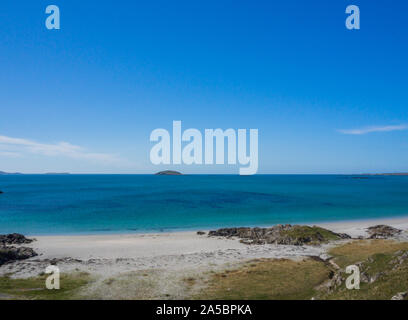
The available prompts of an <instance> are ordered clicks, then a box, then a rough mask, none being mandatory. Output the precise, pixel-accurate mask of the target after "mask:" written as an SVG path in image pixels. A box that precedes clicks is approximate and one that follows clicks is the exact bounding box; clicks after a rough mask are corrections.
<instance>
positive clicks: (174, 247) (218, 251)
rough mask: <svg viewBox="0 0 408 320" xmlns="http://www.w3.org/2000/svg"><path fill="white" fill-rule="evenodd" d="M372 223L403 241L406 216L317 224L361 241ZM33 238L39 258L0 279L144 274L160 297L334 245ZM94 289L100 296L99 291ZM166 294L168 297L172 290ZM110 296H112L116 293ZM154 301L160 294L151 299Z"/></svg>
mask: <svg viewBox="0 0 408 320" xmlns="http://www.w3.org/2000/svg"><path fill="white" fill-rule="evenodd" d="M378 224H386V225H390V226H393V227H395V228H399V229H402V230H404V232H403V233H402V234H401V235H400V237H401V239H404V240H408V232H407V230H408V217H407V218H399V219H379V220H366V221H349V222H336V223H323V224H319V226H322V227H324V228H327V229H329V230H332V231H335V232H338V233H347V234H349V235H351V236H352V237H353V238H356V237H359V236H363V237H366V236H367V234H366V228H368V227H370V226H374V225H378ZM206 233H207V232H206ZM34 238H36V241H34V242H33V243H31V244H29V245H25V246H30V247H32V248H33V249H34V250H35V251H36V252H37V253H38V254H39V255H38V256H37V257H34V258H30V259H28V260H23V261H17V262H13V263H8V264H5V265H3V266H1V267H0V275H5V274H10V273H11V274H12V275H11V276H12V277H15V278H26V277H31V276H36V275H38V274H40V273H42V272H44V270H45V268H46V267H47V266H48V265H50V264H51V263H53V264H56V265H57V266H58V267H59V268H60V270H61V272H73V271H84V272H87V273H90V274H92V275H94V276H96V277H99V278H100V279H101V280H103V279H107V278H109V277H121V276H123V275H127V274H131V273H132V272H133V273H134V272H136V273H137V272H149V273H150V274H151V275H152V277H155V278H156V279H161V283H163V285H164V287H162V288H160V290H158V292H159V291H160V292H161V293H163V292H166V290H170V289H169V288H170V287H172V286H173V287H174V286H176V285H175V283H176V282H177V279H180V277H186V276H187V275H189V274H197V273H200V274H204V273H205V272H207V271H209V270H212V271H217V270H222V269H225V268H231V267H235V266H238V265H239V264H240V263H243V262H246V261H249V260H253V259H260V258H288V259H302V258H303V257H305V256H320V257H325V256H326V252H327V249H328V248H330V247H332V246H333V245H335V244H333V243H331V244H327V245H320V246H291V245H275V244H265V245H245V244H243V243H241V242H239V240H238V239H226V238H218V237H208V236H207V234H205V235H198V234H197V232H175V233H160V234H123V235H78V236H38V237H34ZM342 241H349V240H342ZM100 283H102V282H100ZM98 288H99V290H100V292H102V291H103V290H102V289H101V288H100V287H98ZM95 290H97V289H95ZM171 290H172V293H173V294H174V290H176V289H174V288H172V289H171ZM176 291H177V290H176ZM104 294H106V293H104ZM113 297H118V296H117V293H116V295H113ZM160 297H163V296H161V295H158V296H155V297H153V298H160ZM176 297H178V298H183V294H182V293H180V295H178V296H177V295H176ZM119 298H126V297H123V296H119Z"/></svg>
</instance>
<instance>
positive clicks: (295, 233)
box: [281, 226, 340, 244]
mask: <svg viewBox="0 0 408 320" xmlns="http://www.w3.org/2000/svg"><path fill="white" fill-rule="evenodd" d="M281 235H282V236H286V237H290V238H292V239H305V238H310V239H311V240H312V241H311V242H310V244H319V243H322V242H329V241H334V240H339V239H340V237H339V236H338V235H337V234H335V233H334V232H332V231H330V230H327V229H324V228H320V227H317V226H313V227H309V226H293V228H292V229H291V230H283V231H281Z"/></svg>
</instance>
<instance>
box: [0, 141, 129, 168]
mask: <svg viewBox="0 0 408 320" xmlns="http://www.w3.org/2000/svg"><path fill="white" fill-rule="evenodd" d="M27 154H38V155H42V156H48V157H56V156H61V157H67V158H71V159H78V160H89V161H93V162H98V163H100V164H106V165H129V164H130V162H129V161H127V160H126V159H122V158H121V157H119V156H118V155H115V154H110V153H95V152H88V151H87V150H86V149H85V148H82V147H80V146H76V145H73V144H71V143H68V142H59V143H55V144H49V143H40V142H36V141H32V140H28V139H21V138H12V137H7V136H0V156H5V157H7V156H8V157H20V156H24V155H27Z"/></svg>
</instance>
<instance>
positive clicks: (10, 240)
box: [0, 233, 34, 245]
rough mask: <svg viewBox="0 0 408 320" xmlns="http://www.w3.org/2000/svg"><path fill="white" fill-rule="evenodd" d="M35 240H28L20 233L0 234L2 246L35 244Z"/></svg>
mask: <svg viewBox="0 0 408 320" xmlns="http://www.w3.org/2000/svg"><path fill="white" fill-rule="evenodd" d="M33 241H34V240H33V239H28V238H26V237H24V236H23V235H22V234H19V233H11V234H4V235H1V234H0V245H6V244H26V243H31V242H33Z"/></svg>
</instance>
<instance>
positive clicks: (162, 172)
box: [156, 170, 182, 176]
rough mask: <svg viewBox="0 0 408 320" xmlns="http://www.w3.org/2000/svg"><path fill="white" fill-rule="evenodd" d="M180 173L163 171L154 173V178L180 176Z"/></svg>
mask: <svg viewBox="0 0 408 320" xmlns="http://www.w3.org/2000/svg"><path fill="white" fill-rule="evenodd" d="M180 175H182V173H180V172H178V171H173V170H165V171H160V172H157V173H156V176H180Z"/></svg>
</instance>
